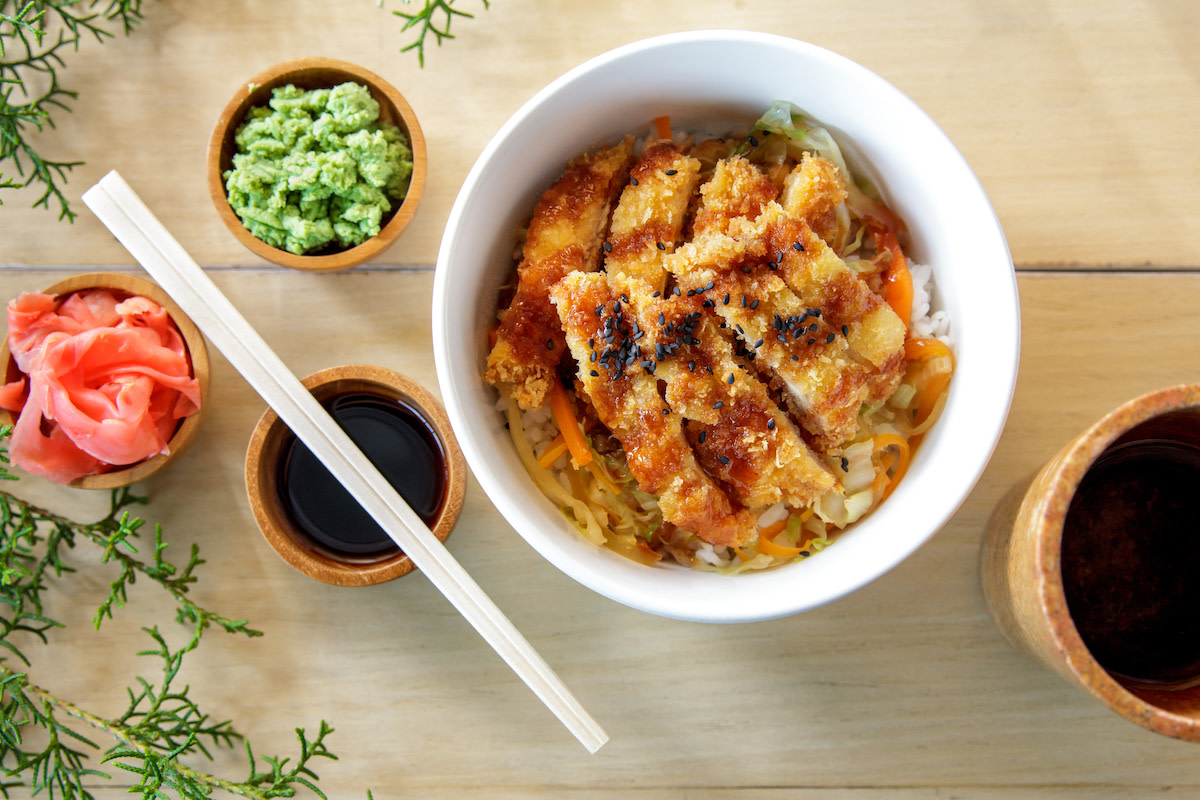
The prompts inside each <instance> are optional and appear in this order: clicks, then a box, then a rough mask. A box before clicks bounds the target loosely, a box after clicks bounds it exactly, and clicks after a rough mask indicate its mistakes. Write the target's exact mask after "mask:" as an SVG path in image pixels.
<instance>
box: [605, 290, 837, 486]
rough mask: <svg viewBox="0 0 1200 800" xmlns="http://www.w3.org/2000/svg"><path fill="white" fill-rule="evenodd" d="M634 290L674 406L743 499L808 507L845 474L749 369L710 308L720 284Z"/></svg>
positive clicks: (716, 472) (699, 448)
mask: <svg viewBox="0 0 1200 800" xmlns="http://www.w3.org/2000/svg"><path fill="white" fill-rule="evenodd" d="M626 292H627V296H628V297H629V299H630V301H631V304H632V305H633V306H634V307H635V308H636V310H637V315H638V319H639V322H640V327H641V328H642V329H644V330H646V331H647V332H648V335H647V336H646V337H645V344H643V354H644V355H647V356H649V348H653V358H654V361H655V365H656V369H655V373H654V374H655V376H656V377H657V378H658V379H659V380H660V381H663V382H664V383H665V384H666V391H665V395H664V396H665V399H666V401H667V403H668V404H669V405H670V406H671V410H672V411H675V412H676V413H678V414H679V415H681V416H683V417H684V418H686V419H687V420H688V423H687V426H686V428H685V432H686V435H687V439H688V441H689V442H690V443H691V445H692V447H693V449H694V450H695V452H696V456H697V458H698V459H699V461H700V464H701V466H702V467H703V468H704V470H705V471H706V472H707V473H708V474H709V475H711V476H713V477H714V478H715V479H716V480H717V481H718V482H719V483H720V484H721V485H723V486H725V487H727V488H728V489H729V491H731V492H732V494H733V495H734V497H735V498H736V499H737V500H738V502H740V503H741V504H742V505H744V506H746V507H747V508H750V509H762V508H765V507H767V506H770V505H773V504H775V503H778V502H780V501H784V502H787V503H788V504H789V505H792V506H794V507H800V508H802V507H805V506H807V505H809V504H810V503H812V502H813V501H814V500H816V499H817V498H818V497H820V496H821V495H823V494H825V493H826V492H828V491H830V490H831V489H834V488H835V487H836V486H837V481H836V480H835V478H834V476H833V474H832V473H830V471H829V470H828V469H827V468H826V466H825V464H824V463H823V462H822V461H821V460H820V459H819V458H818V457H817V456H816V455H815V454H814V453H813V452H812V450H811V449H809V447H808V445H807V444H806V443H805V442H804V439H803V438H801V436H800V432H799V431H798V430H797V429H796V427H795V425H793V424H792V421H791V419H790V418H789V417H788V415H787V414H786V413H784V412H783V411H782V410H780V408H779V406H778V405H777V404H776V403H775V401H774V399H773V398H772V397H771V396H770V393H769V392H768V391H767V387H766V385H764V384H763V383H762V381H760V380H759V379H758V377H757V375H756V374H755V372H754V371H753V370H752V369H749V370H748V369H747V368H746V364H745V362H744V360H743V359H741V358H739V357H738V356H737V355H736V354H735V353H734V350H733V346H732V345H731V344H730V342H729V341H728V340H727V339H726V338H725V337H724V336H723V335H722V334H721V331H720V329H719V327H718V324H719V318H718V317H716V316H714V315H713V314H711V313H709V312H708V309H709V308H710V307H712V306H713V304H714V296H715V297H716V300H717V301H719V300H720V299H721V296H717V295H716V293H715V291H713V290H705V289H704V288H703V287H701V291H698V292H695V293H689V294H687V295H681V296H675V295H673V294H672V295H668V296H666V297H663V298H655V297H653V296H652V295H651V293H650V291H649V288H648V287H647V286H646V285H645V284H640V283H639V282H630V283H629V284H628V285H627V287H626Z"/></svg>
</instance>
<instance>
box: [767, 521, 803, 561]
mask: <svg viewBox="0 0 1200 800" xmlns="http://www.w3.org/2000/svg"><path fill="white" fill-rule="evenodd" d="M786 526H787V520H786V519H785V520H783V521H782V522H778V523H776V524H775V525H768V526H767V527H766V528H763V529H762V530H761V531H760V532H759V534H758V544H757V545H756V547H757V548H758V552H760V553H765V554H767V555H769V556H772V557H774V558H795V557H796V556H798V555H800V553H802V552H803V550H802V549H801V548H799V547H788V546H787V545H782V544H775V542H774V539H775V537H776V536H778V535H779V532H780V531H782V530H783V529H784V528H785V527H786ZM772 529H774V530H772Z"/></svg>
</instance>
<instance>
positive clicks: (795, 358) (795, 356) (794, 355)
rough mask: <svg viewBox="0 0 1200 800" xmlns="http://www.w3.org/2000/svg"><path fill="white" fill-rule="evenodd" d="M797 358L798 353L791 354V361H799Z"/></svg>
mask: <svg viewBox="0 0 1200 800" xmlns="http://www.w3.org/2000/svg"><path fill="white" fill-rule="evenodd" d="M799 360H800V356H798V355H796V354H794V353H793V354H792V361H799Z"/></svg>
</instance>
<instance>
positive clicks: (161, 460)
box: [0, 272, 209, 489]
mask: <svg viewBox="0 0 1200 800" xmlns="http://www.w3.org/2000/svg"><path fill="white" fill-rule="evenodd" d="M84 289H109V290H111V291H114V292H119V293H124V294H128V295H141V296H142V297H147V298H149V299H151V300H153V301H154V302H155V303H158V304H159V305H160V306H162V307H163V308H165V309H166V310H167V314H169V315H170V317H171V321H172V322H174V323H175V327H176V328H178V329H179V333H180V335H181V336H183V342H184V344H185V345H186V346H187V351H188V359H189V360H190V361H191V366H192V375H193V376H194V377H195V378H196V380H197V381H198V382H199V384H200V410H199V411H197V412H196V413H194V414H192V415H191V416H188V417H185V418H184V419H182V420H181V421H180V423H179V427H178V428H176V429H175V435H174V436H172V437H171V440H170V441H169V442H168V446H169V447H170V452H168V453H165V454H162V455H157V456H154V457H152V458H148V459H146V460H144V461H139V462H138V463H136V464H130V465H128V466H124V467H114V468H113V469H111V470H109V471H108V472H102V473H99V474H96V475H85V476H83V477H82V478H76V479H75V480H74V481H72V482H71V483H70V485H71V486H73V487H76V488H79V489H116V488H118V487H121V486H128V485H130V484H132V483H136V482H138V481H140V480H143V479H145V478H148V477H150V476H151V475H153V474H154V473H156V472H158V471H159V470H160V469H162V468H163V467H165V466H167V465H168V464H170V463H171V462H172V461H174V460H175V459H176V458H178V457H179V455H180V454H182V453H183V452H184V450H186V449H187V448H188V446H189V445H190V444H191V443H192V441H193V440H195V438H196V434H197V432H198V431H199V429H200V423H201V422H202V421H203V419H204V415H205V413H206V412H207V409H208V397H209V391H208V385H209V363H208V348H207V346H206V345H205V342H204V336H203V335H201V333H200V331H199V329H198V328H196V325H195V324H194V323H193V322H192V320H191V319H190V318H189V317H188V316H187V315H186V314H184V313H183V310H182V309H180V308H179V306H177V305H176V304H175V301H174V300H172V299H171V298H170V296H169V295H168V294H167V293H166V292H164V291H163V290H162V289H161V288H159V286H158V284H156V283H153V282H152V281H149V280H147V279H145V278H140V277H138V276H136V275H125V274H123V273H116V272H93V273H86V274H81V275H74V276H72V277H70V278H65V279H63V280H61V281H58V282H57V283H54V284H51V285H50V286H48V287H46V288H45V289H43V290H42V291H43V292H44V293H45V294H49V295H54V296H55V297H63V296H66V295H69V294H73V293H75V292H78V291H82V290H84ZM0 363H3V364H5V365H6V366H5V375H4V380H5V382H6V383H7V382H10V381H14V380H16V379H17V378H19V377H21V371H20V370H19V369H18V368H17V362H16V361H15V360H14V359H13V357H12V353H11V352H10V351H9V349H8V337H7V336H6V337H5V339H4V342H3V343H0ZM15 422H16V419H15V418H14V417H13V415H12V414H10V413H9V412H8V411H5V410H3V409H0V424H3V425H10V424H13V423H15Z"/></svg>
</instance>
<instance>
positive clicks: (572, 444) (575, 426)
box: [550, 381, 592, 467]
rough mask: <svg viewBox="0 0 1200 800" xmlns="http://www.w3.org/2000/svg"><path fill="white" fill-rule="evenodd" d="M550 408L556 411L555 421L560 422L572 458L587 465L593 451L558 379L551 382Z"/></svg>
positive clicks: (580, 463) (559, 426)
mask: <svg viewBox="0 0 1200 800" xmlns="http://www.w3.org/2000/svg"><path fill="white" fill-rule="evenodd" d="M550 410H551V411H553V412H554V421H555V422H557V423H558V430H559V431H560V432H561V433H562V436H563V440H564V441H566V443H567V449H568V450H570V451H571V458H573V459H575V464H576V465H577V466H580V467H584V466H587V465H588V464H589V463H590V462H591V460H592V451H591V450H590V449H589V448H588V445H587V442H586V441H585V440H584V438H583V431H582V430H581V429H580V427H579V420H577V419H575V412H573V411H572V410H571V400H570V399H569V398H568V397H567V390H566V389H564V388H563V386H562V384H561V383H559V382H558V381H551V382H550Z"/></svg>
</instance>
